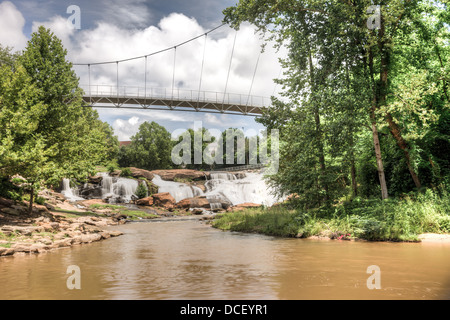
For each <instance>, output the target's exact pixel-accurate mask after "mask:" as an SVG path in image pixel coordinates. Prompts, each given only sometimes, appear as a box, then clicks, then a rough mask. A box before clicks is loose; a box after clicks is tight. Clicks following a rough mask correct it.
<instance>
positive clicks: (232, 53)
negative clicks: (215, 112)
mask: <svg viewBox="0 0 450 320" xmlns="http://www.w3.org/2000/svg"><path fill="white" fill-rule="evenodd" d="M236 38H237V30H236V32H235V33H234V40H233V48H232V49H231V56H230V64H229V66H228V74H227V81H226V82H225V90H224V92H223V101H222V111H223V107H224V105H225V97H226V95H227V87H228V79H229V78H230V71H231V63H232V62H233V55H234V47H235V45H236Z"/></svg>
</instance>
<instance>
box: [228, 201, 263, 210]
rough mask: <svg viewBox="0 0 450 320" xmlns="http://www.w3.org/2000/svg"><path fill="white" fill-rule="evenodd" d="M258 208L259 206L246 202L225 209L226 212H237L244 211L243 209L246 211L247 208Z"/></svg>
mask: <svg viewBox="0 0 450 320" xmlns="http://www.w3.org/2000/svg"><path fill="white" fill-rule="evenodd" d="M259 207H261V205H260V204H257V203H251V202H246V203H240V204H237V205H235V206H234V207H230V208H228V209H227V211H239V210H244V209H248V208H259Z"/></svg>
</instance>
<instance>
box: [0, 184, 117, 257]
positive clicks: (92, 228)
mask: <svg viewBox="0 0 450 320" xmlns="http://www.w3.org/2000/svg"><path fill="white" fill-rule="evenodd" d="M48 193H50V192H48ZM53 200H54V202H55V205H50V204H47V206H44V205H35V206H33V211H32V214H31V215H30V214H28V212H27V205H28V203H26V202H25V201H24V202H21V203H14V202H13V201H11V200H8V199H3V198H0V257H1V256H11V255H18V254H30V253H42V252H47V251H51V250H54V249H58V248H63V247H71V246H73V245H81V244H86V243H91V242H95V241H100V240H103V239H108V238H110V237H116V236H119V235H121V234H122V232H120V231H115V230H110V229H109V228H106V227H109V226H113V225H118V224H121V223H123V221H122V220H121V219H120V218H118V217H115V216H107V215H104V216H102V215H99V214H95V213H94V212H89V211H86V210H81V209H79V208H78V207H76V206H74V205H72V204H70V203H69V202H68V201H66V200H63V197H61V196H60V195H58V194H56V193H55V194H54V197H53ZM61 207H62V208H64V209H61Z"/></svg>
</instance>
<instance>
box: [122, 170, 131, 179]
mask: <svg viewBox="0 0 450 320" xmlns="http://www.w3.org/2000/svg"><path fill="white" fill-rule="evenodd" d="M120 176H121V177H125V178H131V177H133V173H132V172H131V170H130V168H123V169H122V172H121V173H120Z"/></svg>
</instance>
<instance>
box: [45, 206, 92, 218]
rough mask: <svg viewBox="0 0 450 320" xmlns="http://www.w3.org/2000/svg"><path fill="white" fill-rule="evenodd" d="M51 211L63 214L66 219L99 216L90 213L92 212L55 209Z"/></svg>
mask: <svg viewBox="0 0 450 320" xmlns="http://www.w3.org/2000/svg"><path fill="white" fill-rule="evenodd" d="M52 211H54V212H59V213H64V215H65V216H67V217H68V218H77V217H84V216H96V217H99V216H100V215H99V214H97V213H95V212H92V211H75V210H66V209H60V208H55V209H54V210H52Z"/></svg>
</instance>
